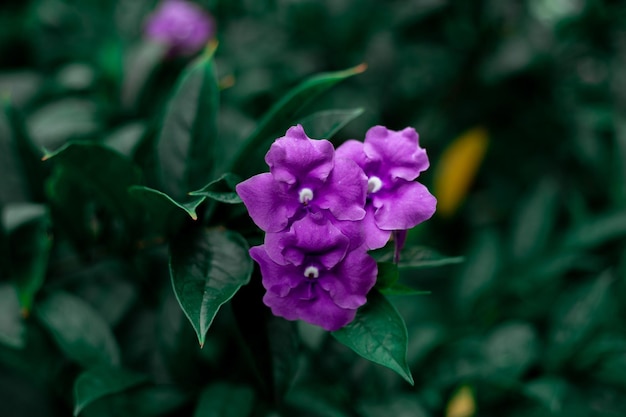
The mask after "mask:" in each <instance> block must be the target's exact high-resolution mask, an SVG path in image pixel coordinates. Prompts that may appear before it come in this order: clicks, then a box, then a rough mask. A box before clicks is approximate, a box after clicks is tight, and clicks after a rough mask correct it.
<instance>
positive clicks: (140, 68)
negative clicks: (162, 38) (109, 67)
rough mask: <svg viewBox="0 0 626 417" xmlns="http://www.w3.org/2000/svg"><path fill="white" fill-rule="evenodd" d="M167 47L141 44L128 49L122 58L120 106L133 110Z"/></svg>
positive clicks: (148, 43)
mask: <svg viewBox="0 0 626 417" xmlns="http://www.w3.org/2000/svg"><path fill="white" fill-rule="evenodd" d="M166 53H167V46H166V45H164V44H161V43H158V42H150V41H148V42H142V43H139V44H138V45H136V46H134V47H131V48H128V49H127V53H126V55H125V56H124V79H123V85H122V92H121V101H122V105H123V106H124V108H126V109H134V108H135V106H136V105H137V103H138V102H139V97H141V94H142V91H143V90H144V88H145V86H146V84H147V82H148V80H149V79H150V77H151V76H152V74H153V72H154V71H155V69H156V68H157V67H158V66H159V64H160V63H161V62H162V61H163V58H164V57H165V55H166Z"/></svg>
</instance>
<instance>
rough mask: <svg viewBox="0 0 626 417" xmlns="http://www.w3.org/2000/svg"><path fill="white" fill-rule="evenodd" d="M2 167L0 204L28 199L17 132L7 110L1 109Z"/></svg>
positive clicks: (0, 157) (0, 143)
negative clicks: (18, 148)
mask: <svg viewBox="0 0 626 417" xmlns="http://www.w3.org/2000/svg"><path fill="white" fill-rule="evenodd" d="M1 104H3V105H4V103H1ZM3 107H6V105H4V106H3ZM2 110H4V109H2ZM0 167H2V180H1V181H0V205H1V204H7V203H10V202H20V201H28V199H29V190H28V182H27V178H26V174H27V172H26V170H25V169H24V168H25V167H23V166H22V162H21V161H20V158H19V153H18V150H17V146H16V141H15V132H14V131H13V129H12V127H11V124H10V121H9V118H8V116H7V114H6V112H5V111H0Z"/></svg>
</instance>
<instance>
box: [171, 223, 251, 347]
mask: <svg viewBox="0 0 626 417" xmlns="http://www.w3.org/2000/svg"><path fill="white" fill-rule="evenodd" d="M170 252H171V258H170V275H171V277H172V285H173V286H174V293H175V294H176V298H177V299H178V303H179V304H180V306H181V308H182V309H183V311H184V312H185V315H186V316H187V318H188V319H189V321H190V322H191V324H192V325H193V328H194V329H195V331H196V334H197V336H198V341H199V342H200V345H201V346H202V345H203V344H204V339H205V336H206V332H207V330H208V329H209V327H210V326H211V323H212V322H213V318H214V317H215V315H216V314H217V311H218V310H219V308H220V307H221V306H222V304H224V303H225V302H227V301H228V300H230V299H231V297H232V296H233V295H235V293H236V292H237V291H238V290H239V288H240V287H241V286H242V285H245V284H247V283H248V281H249V280H250V275H251V274H252V260H251V259H250V256H249V255H248V244H247V243H246V241H245V239H243V238H242V237H241V236H240V235H238V234H237V233H235V232H232V231H228V230H217V229H213V230H206V229H202V230H199V231H195V232H194V233H192V234H189V233H187V234H184V235H181V236H179V237H178V238H176V239H175V240H174V241H172V243H171V246H170Z"/></svg>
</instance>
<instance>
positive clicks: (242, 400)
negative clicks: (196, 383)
mask: <svg viewBox="0 0 626 417" xmlns="http://www.w3.org/2000/svg"><path fill="white" fill-rule="evenodd" d="M253 408H254V391H253V390H252V389H251V388H249V387H246V386H242V385H233V384H228V383H225V382H217V383H214V384H212V385H209V386H208V387H206V388H205V389H204V390H202V393H201V394H200V400H199V401H198V405H197V406H196V410H195V411H194V414H193V417H247V416H249V415H250V414H251V413H252V410H253Z"/></svg>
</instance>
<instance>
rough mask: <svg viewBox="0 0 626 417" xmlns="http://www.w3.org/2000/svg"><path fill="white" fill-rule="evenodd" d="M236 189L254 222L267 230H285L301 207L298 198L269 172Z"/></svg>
mask: <svg viewBox="0 0 626 417" xmlns="http://www.w3.org/2000/svg"><path fill="white" fill-rule="evenodd" d="M235 189H236V191H237V194H238V195H239V197H241V200H243V203H244V204H245V206H246V208H247V209H248V214H249V215H250V217H251V218H252V220H253V221H254V223H255V224H256V225H257V226H259V228H261V230H263V231H265V232H279V231H281V230H284V229H285V228H286V227H287V225H288V223H289V219H290V218H292V217H293V216H294V214H295V213H296V211H297V210H298V207H299V203H298V200H297V199H296V198H295V197H294V196H291V195H289V194H287V192H286V191H285V189H284V187H283V186H281V184H279V183H277V182H276V181H275V180H274V178H272V175H271V174H269V173H267V172H266V173H263V174H258V175H255V176H253V177H251V178H249V179H247V180H245V181H243V182H241V183H239V184H237V186H236V187H235Z"/></svg>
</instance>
